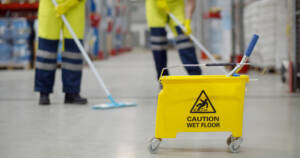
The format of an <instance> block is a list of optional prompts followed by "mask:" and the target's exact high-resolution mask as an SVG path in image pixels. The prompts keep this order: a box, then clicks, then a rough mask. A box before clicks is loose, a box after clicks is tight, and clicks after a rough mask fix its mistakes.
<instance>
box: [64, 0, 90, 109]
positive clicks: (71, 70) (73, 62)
mask: <svg viewBox="0 0 300 158" xmlns="http://www.w3.org/2000/svg"><path fill="white" fill-rule="evenodd" d="M84 7H85V5H84V1H83V2H81V3H80V4H79V5H78V6H76V7H75V8H73V9H72V10H70V11H69V12H67V13H66V14H65V15H66V18H67V20H68V22H69V23H70V25H71V27H72V29H73V31H74V32H75V34H76V36H77V38H78V39H79V40H80V42H81V43H82V39H83V36H84V24H85V9H84ZM63 35H64V42H65V50H64V52H63V53H62V81H63V92H65V94H66V95H65V103H73V104H86V103H87V99H86V98H82V97H80V95H79V93H80V86H81V76H82V68H83V59H82V55H81V53H80V50H79V48H78V46H77V45H76V43H75V41H74V39H73V37H72V35H71V34H70V32H69V30H68V29H67V28H66V26H64V27H63Z"/></svg>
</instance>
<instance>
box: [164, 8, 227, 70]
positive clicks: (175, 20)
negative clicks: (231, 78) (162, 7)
mask: <svg viewBox="0 0 300 158" xmlns="http://www.w3.org/2000/svg"><path fill="white" fill-rule="evenodd" d="M169 16H170V17H171V18H172V20H173V21H174V22H175V23H176V24H177V25H178V26H179V27H180V29H182V30H183V31H184V32H186V29H185V27H184V26H183V25H182V24H181V23H180V21H179V20H177V18H176V17H175V16H174V15H173V14H172V13H169ZM189 37H190V39H191V40H192V41H193V42H194V43H195V44H196V45H197V46H198V47H199V48H200V49H201V50H202V51H203V52H204V53H205V54H206V56H207V57H208V58H209V59H210V60H211V61H212V62H213V63H217V61H216V59H215V57H214V56H212V55H211V53H210V52H209V51H208V50H207V49H206V48H205V47H204V46H203V45H202V44H201V43H200V42H199V41H198V40H197V38H196V37H195V36H194V35H192V34H190V35H189ZM220 68H221V69H222V71H223V72H224V73H228V72H227V70H226V69H225V68H224V67H220Z"/></svg>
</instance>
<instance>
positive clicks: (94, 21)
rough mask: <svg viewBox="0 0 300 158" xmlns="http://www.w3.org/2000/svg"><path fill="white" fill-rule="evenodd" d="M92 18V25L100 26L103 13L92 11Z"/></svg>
mask: <svg viewBox="0 0 300 158" xmlns="http://www.w3.org/2000/svg"><path fill="white" fill-rule="evenodd" d="M90 20H91V25H92V26H93V27H98V26H99V23H100V21H101V15H100V14H97V13H91V14H90Z"/></svg>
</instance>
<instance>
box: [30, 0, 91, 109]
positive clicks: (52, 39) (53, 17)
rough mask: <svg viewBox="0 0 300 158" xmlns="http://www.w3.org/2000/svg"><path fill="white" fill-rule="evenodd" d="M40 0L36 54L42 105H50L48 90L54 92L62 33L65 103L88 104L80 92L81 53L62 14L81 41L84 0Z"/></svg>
mask: <svg viewBox="0 0 300 158" xmlns="http://www.w3.org/2000/svg"><path fill="white" fill-rule="evenodd" d="M57 3H58V6H57V7H55V6H54V4H53V3H52V0H40V3H39V10H38V50H37V55H36V69H35V87H34V89H35V91H37V92H40V100H39V104H40V105H49V104H50V99H49V94H50V93H52V92H53V85H54V80H55V70H56V66H57V64H56V61H57V51H58V43H59V39H60V33H61V32H62V34H63V38H64V41H63V43H64V52H63V53H62V63H61V69H62V82H63V92H64V93H65V103H70V104H86V103H87V99H86V98H82V97H81V96H80V85H81V76H82V67H83V61H82V55H81V54H80V51H79V49H78V47H77V46H76V44H75V42H74V41H73V39H72V36H71V34H70V33H69V31H68V30H67V28H66V26H64V23H63V21H62V20H61V17H60V16H61V15H63V14H64V15H65V16H66V18H67V19H68V21H69V23H70V25H71V27H72V28H73V29H74V32H75V33H76V35H77V36H78V38H79V39H80V40H81V41H82V39H83V37H84V25H85V0H57Z"/></svg>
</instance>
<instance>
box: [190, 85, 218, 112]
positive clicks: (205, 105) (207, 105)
mask: <svg viewBox="0 0 300 158" xmlns="http://www.w3.org/2000/svg"><path fill="white" fill-rule="evenodd" d="M191 113H216V110H215V108H214V106H213V105H212V103H211V102H210V100H209V98H208V96H207V94H206V93H205V91H204V90H202V92H201V93H200V95H199V97H198V98H197V100H196V102H195V104H194V106H193V108H192V109H191Z"/></svg>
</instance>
